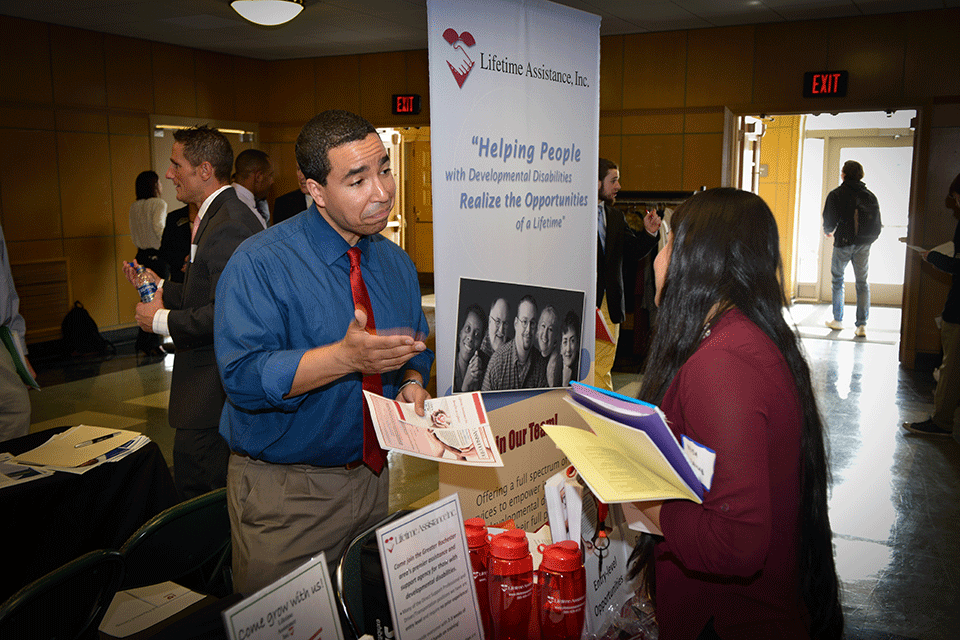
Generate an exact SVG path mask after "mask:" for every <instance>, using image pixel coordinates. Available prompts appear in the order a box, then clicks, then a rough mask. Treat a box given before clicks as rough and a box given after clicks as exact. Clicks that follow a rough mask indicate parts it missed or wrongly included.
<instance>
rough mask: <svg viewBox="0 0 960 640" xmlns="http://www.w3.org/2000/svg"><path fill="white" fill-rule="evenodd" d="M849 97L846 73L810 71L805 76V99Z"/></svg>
mask: <svg viewBox="0 0 960 640" xmlns="http://www.w3.org/2000/svg"><path fill="white" fill-rule="evenodd" d="M846 95H847V72H846V71H808V72H806V73H805V74H803V97H804V98H821V97H827V96H829V97H832V98H843V97H844V96H846Z"/></svg>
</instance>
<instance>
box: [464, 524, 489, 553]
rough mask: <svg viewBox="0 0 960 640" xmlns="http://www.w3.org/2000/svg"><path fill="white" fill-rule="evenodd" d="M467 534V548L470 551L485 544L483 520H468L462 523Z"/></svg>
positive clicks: (485, 533) (485, 527)
mask: <svg viewBox="0 0 960 640" xmlns="http://www.w3.org/2000/svg"><path fill="white" fill-rule="evenodd" d="M463 528H464V529H465V530H466V532H467V546H468V547H470V548H471V549H475V548H476V547H482V546H484V545H485V544H487V523H486V522H485V521H484V519H483V518H470V519H469V520H464V521H463Z"/></svg>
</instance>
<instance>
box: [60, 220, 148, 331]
mask: <svg viewBox="0 0 960 640" xmlns="http://www.w3.org/2000/svg"><path fill="white" fill-rule="evenodd" d="M115 244H116V242H115V238H114V237H113V236H101V237H98V238H64V240H63V248H64V254H65V255H66V256H67V257H68V258H70V282H71V287H72V290H73V299H74V300H79V301H80V302H82V303H83V306H84V307H86V308H87V311H89V312H90V315H91V316H92V317H93V319H94V320H95V321H96V323H97V325H98V327H99V328H100V330H101V331H103V329H104V327H112V326H116V325H118V324H119V323H120V317H119V307H118V305H117V276H118V274H119V273H120V270H119V269H120V268H119V265H120V261H119V259H118V258H117V251H116V247H115ZM128 286H129V285H128ZM131 315H132V314H130V315H128V316H127V317H125V318H124V321H125V322H129V320H130V319H131V318H130V316H131Z"/></svg>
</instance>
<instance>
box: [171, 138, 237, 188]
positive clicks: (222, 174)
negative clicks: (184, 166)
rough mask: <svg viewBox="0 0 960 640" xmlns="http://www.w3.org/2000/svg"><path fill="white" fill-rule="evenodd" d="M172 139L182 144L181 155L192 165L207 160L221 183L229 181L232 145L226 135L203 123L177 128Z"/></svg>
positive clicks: (197, 165)
mask: <svg viewBox="0 0 960 640" xmlns="http://www.w3.org/2000/svg"><path fill="white" fill-rule="evenodd" d="M173 139H174V141H175V142H179V143H180V144H182V145H183V157H184V158H186V159H187V162H189V163H190V165H191V166H193V167H199V166H200V165H201V164H203V163H204V162H209V163H210V166H211V167H213V175H214V177H216V179H217V180H218V181H220V182H222V183H227V182H230V172H231V171H233V147H231V146H230V141H229V140H227V137H226V136H225V135H223V134H222V133H220V132H219V131H217V130H216V129H213V128H211V127H208V126H207V125H205V124H202V125H199V126H196V127H190V128H189V129H177V130H176V131H174V132H173Z"/></svg>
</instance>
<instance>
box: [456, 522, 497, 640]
mask: <svg viewBox="0 0 960 640" xmlns="http://www.w3.org/2000/svg"><path fill="white" fill-rule="evenodd" d="M463 528H464V529H465V531H466V533H467V547H468V549H469V550H470V566H471V567H472V568H473V582H474V584H475V585H476V586H477V604H478V605H479V606H480V620H481V621H482V622H483V635H484V637H485V638H490V639H492V638H493V621H492V620H491V619H490V594H489V593H487V558H488V557H489V555H490V545H489V544H488V542H487V523H486V522H485V521H484V520H483V518H470V519H469V520H465V521H464V522H463Z"/></svg>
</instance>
